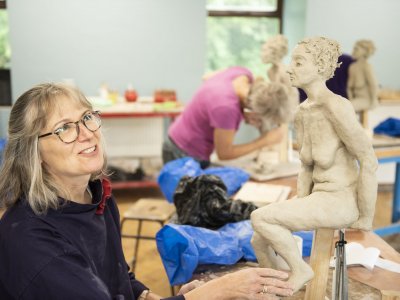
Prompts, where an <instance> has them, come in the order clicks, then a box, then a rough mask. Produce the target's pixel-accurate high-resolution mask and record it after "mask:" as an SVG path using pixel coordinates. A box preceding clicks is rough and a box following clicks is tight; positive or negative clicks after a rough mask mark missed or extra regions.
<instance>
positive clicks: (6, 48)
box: [0, 0, 11, 106]
mask: <svg viewBox="0 0 400 300" xmlns="http://www.w3.org/2000/svg"><path fill="white" fill-rule="evenodd" d="M5 8H6V1H4V0H0V106H1V105H11V78H10V69H9V68H10V59H11V49H10V43H9V38H8V14H7V10H6V9H5Z"/></svg>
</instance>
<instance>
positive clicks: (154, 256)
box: [0, 186, 399, 296]
mask: <svg viewBox="0 0 400 300" xmlns="http://www.w3.org/2000/svg"><path fill="white" fill-rule="evenodd" d="M114 195H115V197H116V199H117V203H118V207H119V209H120V214H121V216H122V215H123V213H124V212H125V211H126V210H127V209H128V208H129V207H130V206H131V205H132V204H133V203H134V202H135V201H136V200H138V199H140V198H146V197H163V196H162V194H161V192H160V191H159V190H158V189H156V188H151V189H130V190H115V191H114ZM392 197H393V194H392V186H380V187H379V193H378V200H377V205H376V213H375V219H374V224H373V226H374V228H379V227H383V226H386V225H389V224H390V219H391V211H392ZM1 215H2V212H1V211H0V216H1ZM159 229H160V226H158V225H157V224H155V223H145V224H144V226H143V234H146V235H155V234H156V232H157V231H158V230H159ZM135 230H136V222H131V223H130V224H126V226H124V232H125V233H129V232H130V233H134V232H135ZM122 244H123V249H124V253H125V258H126V260H127V261H128V262H130V261H131V259H132V256H133V246H134V241H133V240H131V239H123V241H122ZM398 251H399V250H398ZM135 274H136V277H137V278H138V279H139V280H141V281H142V282H143V283H145V284H146V285H147V286H148V287H149V288H151V289H152V290H153V291H154V292H156V293H157V294H159V295H162V296H169V295H170V293H171V292H170V286H169V282H168V279H167V275H166V274H165V271H164V267H163V265H162V262H161V259H160V256H159V254H158V251H157V248H156V243H155V241H152V240H143V241H142V242H141V245H140V248H139V256H138V262H137V265H136V271H135Z"/></svg>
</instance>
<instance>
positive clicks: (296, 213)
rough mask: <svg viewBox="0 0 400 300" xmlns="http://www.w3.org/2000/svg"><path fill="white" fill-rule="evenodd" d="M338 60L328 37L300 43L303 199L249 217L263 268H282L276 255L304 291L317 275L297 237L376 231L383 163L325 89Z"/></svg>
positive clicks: (350, 114) (348, 109) (346, 109)
mask: <svg viewBox="0 0 400 300" xmlns="http://www.w3.org/2000/svg"><path fill="white" fill-rule="evenodd" d="M339 55H340V46H339V44H338V43H337V42H336V41H334V40H331V39H328V38H324V37H315V38H307V39H304V40H302V41H300V42H299V43H298V44H297V46H296V47H295V48H294V50H293V52H292V59H291V63H290V66H289V69H288V72H289V75H290V80H291V82H292V84H293V86H295V87H299V88H302V89H303V90H304V91H305V92H306V94H307V96H308V98H307V99H306V100H305V101H304V102H303V103H302V104H300V105H299V107H298V109H297V111H296V114H295V129H296V138H297V143H298V145H299V154H300V160H301V164H302V166H301V171H300V173H299V175H298V182H297V198H295V199H291V200H288V201H284V202H278V203H273V204H270V205H267V206H264V207H262V208H259V209H257V210H255V211H254V212H253V213H252V214H251V222H252V226H253V229H254V235H253V239H252V245H253V248H254V250H255V253H256V256H257V259H258V262H259V264H260V265H261V266H271V267H276V261H275V259H276V254H275V252H276V253H277V254H279V255H280V256H281V257H282V258H283V259H284V260H285V261H286V262H287V264H288V265H289V267H290V269H291V275H290V277H289V279H288V281H289V282H291V283H292V284H293V285H294V291H297V290H299V289H300V288H301V287H302V286H303V285H304V284H305V283H306V282H307V281H309V280H310V279H311V278H312V277H313V274H314V273H313V270H312V269H311V268H310V266H309V265H308V264H307V263H305V262H304V261H303V259H302V257H301V255H300V253H299V251H298V250H297V244H296V241H295V239H294V238H293V236H292V231H300V230H314V229H317V228H331V229H339V228H348V227H350V228H355V229H362V230H370V229H371V226H372V220H373V216H374V210H375V201H376V195H377V181H376V176H375V171H376V168H377V159H376V157H375V154H374V151H373V148H372V145H371V142H370V140H369V138H368V136H367V135H366V133H365V131H364V130H363V128H362V127H361V125H360V124H359V122H358V120H357V116H356V114H355V112H354V109H353V108H352V105H351V103H350V102H349V101H347V100H346V99H345V98H343V97H341V96H339V95H337V94H334V93H333V92H331V91H330V90H329V89H328V88H327V87H326V83H325V82H326V80H327V79H329V78H330V77H331V76H332V75H333V73H334V70H335V69H336V67H337V66H338V64H337V61H338V57H339Z"/></svg>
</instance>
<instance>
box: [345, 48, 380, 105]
mask: <svg viewBox="0 0 400 300" xmlns="http://www.w3.org/2000/svg"><path fill="white" fill-rule="evenodd" d="M374 52H375V46H374V43H373V42H372V41H370V40H359V41H357V42H356V44H355V45H354V49H353V54H352V56H353V58H354V59H355V62H354V63H352V64H351V65H350V67H349V79H348V81H347V95H348V97H349V100H350V101H351V103H352V104H353V107H354V109H355V111H356V112H360V111H364V110H370V109H372V108H374V107H376V106H377V105H378V84H377V81H376V78H375V75H374V72H373V70H372V67H371V65H370V64H369V63H368V61H367V59H368V58H369V57H370V56H371V55H372V54H373V53H374Z"/></svg>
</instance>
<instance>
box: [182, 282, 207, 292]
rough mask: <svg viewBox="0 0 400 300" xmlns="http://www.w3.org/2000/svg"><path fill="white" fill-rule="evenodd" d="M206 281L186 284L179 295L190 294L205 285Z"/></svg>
mask: <svg viewBox="0 0 400 300" xmlns="http://www.w3.org/2000/svg"><path fill="white" fill-rule="evenodd" d="M203 284H204V281H201V280H193V281H191V282H189V283H186V284H184V285H182V287H181V288H180V290H179V292H178V295H183V294H186V293H188V292H190V291H191V290H193V289H195V288H198V287H199V286H201V285H203Z"/></svg>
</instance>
